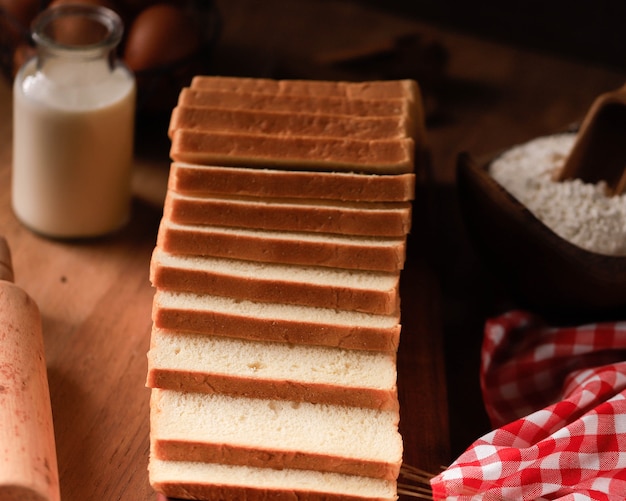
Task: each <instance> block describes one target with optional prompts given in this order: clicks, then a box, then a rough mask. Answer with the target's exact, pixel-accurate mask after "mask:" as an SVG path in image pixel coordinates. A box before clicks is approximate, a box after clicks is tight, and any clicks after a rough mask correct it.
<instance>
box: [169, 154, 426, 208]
mask: <svg viewBox="0 0 626 501" xmlns="http://www.w3.org/2000/svg"><path fill="white" fill-rule="evenodd" d="M169 188H170V189H172V190H175V191H178V192H180V193H188V194H195V195H198V196H200V195H209V194H237V195H242V196H258V197H283V198H308V199H321V200H346V201H361V202H405V201H410V200H413V198H414V196H415V174H413V173H410V174H396V175H376V174H373V175H368V174H354V173H340V172H307V171H298V170H294V171H285V170H274V169H257V168H237V167H223V166H203V165H194V164H186V163H180V162H173V164H172V166H171V170H170V183H169Z"/></svg>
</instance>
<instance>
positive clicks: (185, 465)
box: [149, 457, 398, 501]
mask: <svg viewBox="0 0 626 501" xmlns="http://www.w3.org/2000/svg"><path fill="white" fill-rule="evenodd" d="M149 480H150V484H151V485H152V487H153V488H154V490H156V491H157V492H160V493H162V494H164V495H166V496H168V497H170V498H185V499H207V500H208V499H219V500H221V501H242V500H246V501H268V500H273V501H294V500H296V499H298V500H302V501H304V500H306V501H358V500H361V501H396V500H397V499H398V496H397V484H396V482H395V481H391V480H381V479H377V478H369V477H360V476H356V475H343V474H340V473H326V472H319V471H311V470H292V469H272V468H254V467H250V466H233V465H223V464H216V463H199V462H190V461H184V462H183V461H163V460H161V459H156V458H154V457H151V459H150V465H149Z"/></svg>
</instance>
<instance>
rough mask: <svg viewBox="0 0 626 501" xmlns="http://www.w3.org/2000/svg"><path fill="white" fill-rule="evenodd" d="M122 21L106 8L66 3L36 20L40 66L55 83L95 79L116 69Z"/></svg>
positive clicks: (38, 63)
mask: <svg viewBox="0 0 626 501" xmlns="http://www.w3.org/2000/svg"><path fill="white" fill-rule="evenodd" d="M122 29H123V26H122V21H121V19H120V18H119V16H118V15H117V14H116V13H115V12H113V11H111V10H109V9H106V8H103V7H96V6H92V5H79V4H76V5H72V4H65V5H60V6H57V7H53V8H49V9H46V10H44V11H43V12H42V13H41V14H40V15H39V16H38V17H37V18H36V19H35V20H34V21H33V30H32V32H33V40H34V41H35V44H36V46H37V52H38V58H37V65H38V67H37V69H38V70H39V71H40V72H41V73H43V74H44V75H45V76H46V78H48V79H50V80H53V81H54V82H55V83H57V84H60V85H63V84H73V85H75V84H81V83H93V82H94V81H98V80H99V79H102V78H105V77H106V76H107V75H108V74H109V73H110V72H111V71H112V69H113V67H114V61H115V50H116V48H117V45H118V44H119V41H120V39H121V36H122Z"/></svg>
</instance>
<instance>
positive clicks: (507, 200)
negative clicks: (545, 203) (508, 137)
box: [457, 153, 626, 321]
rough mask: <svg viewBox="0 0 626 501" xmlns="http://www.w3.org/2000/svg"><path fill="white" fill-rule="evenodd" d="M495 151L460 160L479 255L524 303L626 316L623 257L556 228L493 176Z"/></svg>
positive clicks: (567, 314) (541, 309)
mask: <svg viewBox="0 0 626 501" xmlns="http://www.w3.org/2000/svg"><path fill="white" fill-rule="evenodd" d="M496 157H497V155H496V156H493V157H491V158H488V159H486V160H483V161H478V160H476V159H475V158H473V157H472V156H471V155H470V154H468V153H461V154H460V155H459V156H458V160H457V189H458V196H459V203H460V206H461V210H462V215H463V218H464V220H465V223H466V227H467V230H468V233H469V235H470V238H471V240H472V242H473V244H474V247H475V248H476V249H477V251H478V253H479V256H480V259H481V261H483V262H484V264H485V265H486V267H487V268H488V269H490V270H492V271H493V272H494V274H495V276H496V277H498V278H499V279H500V280H501V281H502V283H503V285H504V286H505V288H506V289H508V292H510V294H511V296H512V298H513V299H514V301H515V302H517V304H519V307H521V308H530V309H533V310H535V311H536V312H537V313H540V314H544V315H548V316H552V317H560V318H567V319H571V320H572V321H580V320H583V319H584V320H589V321H599V320H601V319H619V318H620V316H621V318H622V319H626V257H619V256H607V255H602V254H597V253H594V252H590V251H587V250H585V249H582V248H580V247H578V246H576V245H574V244H571V243H569V242H568V241H566V240H564V239H563V238H561V237H560V236H558V235H557V234H556V233H554V232H553V231H552V230H551V229H550V228H548V227H547V226H546V225H545V224H544V223H542V222H541V221H540V220H539V219H538V218H537V217H535V216H534V215H533V214H532V213H531V212H530V211H529V210H528V209H527V208H526V207H525V206H524V205H522V204H521V203H520V202H519V201H518V200H517V199H516V198H514V197H513V196H512V195H511V194H509V192H508V191H506V190H505V189H504V188H503V187H502V186H501V185H500V184H498V183H497V182H496V181H495V180H494V179H493V178H492V177H491V175H490V174H489V172H488V168H489V165H490V163H491V162H492V161H493V160H494V159H495V158H496Z"/></svg>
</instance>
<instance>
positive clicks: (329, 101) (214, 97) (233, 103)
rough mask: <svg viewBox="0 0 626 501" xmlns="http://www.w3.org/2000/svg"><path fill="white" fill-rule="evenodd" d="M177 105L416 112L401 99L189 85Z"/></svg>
mask: <svg viewBox="0 0 626 501" xmlns="http://www.w3.org/2000/svg"><path fill="white" fill-rule="evenodd" d="M177 105H178V106H196V107H205V108H206V107H219V108H227V109H232V110H262V111H275V112H286V113H293V112H294V111H298V112H300V113H317V114H323V115H337V116H353V117H392V116H407V117H409V118H411V119H413V117H414V114H415V112H416V109H415V105H414V103H412V102H410V101H407V100H406V99H403V98H387V99H345V98H343V97H337V96H317V95H314V96H293V95H275V94H267V93H256V92H230V91H223V90H213V89H211V90H204V89H197V88H189V87H186V88H183V89H182V90H181V92H180V95H179V97H178V103H177Z"/></svg>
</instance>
